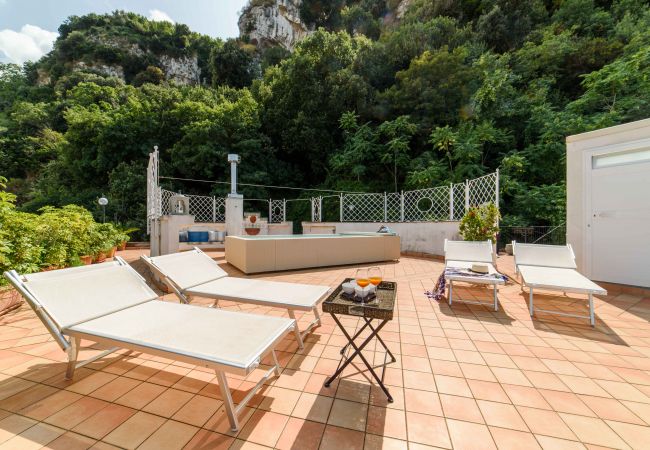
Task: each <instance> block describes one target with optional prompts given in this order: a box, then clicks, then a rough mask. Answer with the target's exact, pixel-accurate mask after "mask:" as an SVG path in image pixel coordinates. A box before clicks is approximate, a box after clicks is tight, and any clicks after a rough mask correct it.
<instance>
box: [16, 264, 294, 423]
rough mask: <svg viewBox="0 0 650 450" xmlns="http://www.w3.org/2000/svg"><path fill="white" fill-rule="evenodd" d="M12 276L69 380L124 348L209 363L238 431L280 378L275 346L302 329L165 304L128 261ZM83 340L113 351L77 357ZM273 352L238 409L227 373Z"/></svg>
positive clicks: (245, 370) (244, 371)
mask: <svg viewBox="0 0 650 450" xmlns="http://www.w3.org/2000/svg"><path fill="white" fill-rule="evenodd" d="M4 275H5V277H6V278H7V279H8V280H9V281H10V282H11V284H13V285H14V287H15V288H16V289H17V290H18V291H19V292H20V293H21V294H22V295H23V297H24V298H25V300H26V301H27V303H28V304H29V306H31V308H32V309H33V310H34V311H35V312H36V314H37V316H38V318H39V319H40V320H41V322H43V324H44V325H45V327H46V328H47V329H48V331H49V332H50V334H51V335H52V337H54V340H55V341H56V342H57V344H58V345H59V346H60V347H61V349H63V350H64V351H65V352H66V353H67V355H68V367H67V371H66V378H67V379H71V378H72V377H73V376H74V371H75V369H76V368H78V367H81V366H84V365H86V364H88V363H90V362H93V361H96V360H97V359H100V358H102V357H104V356H106V355H108V354H110V353H112V352H114V351H116V350H119V349H127V350H129V351H141V352H145V353H148V354H152V355H157V356H162V357H165V358H169V359H173V360H176V361H182V362H185V363H189V364H194V365H197V366H202V367H208V368H211V369H213V370H214V371H215V372H216V375H217V380H218V383H219V388H220V390H221V395H222V397H223V401H224V404H225V407H226V413H227V415H228V419H229V421H230V425H231V427H232V429H233V430H237V429H238V428H239V422H238V419H237V417H238V414H239V412H240V411H241V409H242V408H243V407H244V406H245V405H246V403H247V402H248V401H249V400H250V398H252V396H253V395H254V394H255V393H256V392H257V391H258V389H259V388H260V387H261V386H262V385H263V384H264V382H265V381H266V380H268V379H269V378H270V377H271V376H272V374H273V373H275V374H276V375H279V364H278V361H277V358H276V356H275V351H274V348H275V346H276V345H277V344H278V343H279V342H280V341H281V340H282V339H283V338H284V337H285V336H286V335H287V334H288V333H290V332H291V331H292V330H293V329H294V327H295V320H292V319H286V318H281V317H271V316H263V315H256V314H247V313H243V312H235V311H224V310H219V309H208V308H202V307H199V306H184V305H180V304H174V303H169V302H163V301H160V300H159V299H158V296H157V295H156V293H155V292H153V291H152V290H151V289H150V288H149V286H148V285H147V284H146V283H145V281H144V279H143V278H142V277H141V276H140V275H139V274H138V273H137V272H136V271H135V270H134V269H133V268H132V267H131V266H129V265H128V264H127V263H126V262H124V261H123V260H122V259H120V258H116V261H113V262H107V263H103V264H96V265H92V266H82V267H74V268H70V269H61V270H55V271H50V272H41V273H35V274H29V275H19V274H18V273H16V272H15V271H9V272H5V274H4ZM81 339H87V340H89V341H93V342H96V343H98V344H99V345H100V346H105V347H110V349H109V350H107V351H105V352H102V353H100V354H98V355H96V356H94V357H92V358H90V359H88V360H86V361H82V362H77V356H78V352H79V343H80V340H81ZM268 353H271V355H272V357H273V361H274V363H275V365H274V366H273V367H272V368H270V369H269V370H268V371H267V372H266V374H265V375H264V377H263V378H262V380H260V382H259V383H258V384H257V386H255V387H254V388H253V389H252V390H251V391H250V392H249V394H248V395H247V396H246V397H245V398H244V399H243V400H242V401H241V402H240V403H239V404H238V405H237V407H235V406H234V403H233V401H232V397H231V394H230V390H229V388H228V382H227V379H226V375H225V374H226V373H233V374H238V375H243V376H245V375H248V374H250V373H251V372H252V371H253V370H255V369H256V368H257V367H258V366H259V365H260V361H261V360H262V358H263V357H264V356H265V355H267V354H268Z"/></svg>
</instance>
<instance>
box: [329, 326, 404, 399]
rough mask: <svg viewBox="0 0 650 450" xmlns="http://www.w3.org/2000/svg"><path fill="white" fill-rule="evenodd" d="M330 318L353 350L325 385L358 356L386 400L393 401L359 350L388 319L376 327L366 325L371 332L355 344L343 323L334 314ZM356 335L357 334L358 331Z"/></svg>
mask: <svg viewBox="0 0 650 450" xmlns="http://www.w3.org/2000/svg"><path fill="white" fill-rule="evenodd" d="M332 318H333V319H334V321H335V322H336V324H337V325H338V326H339V328H340V329H341V331H342V332H343V334H344V335H345V337H346V338H347V340H348V342H349V345H351V346H352V348H354V352H352V354H351V355H350V356H349V357H348V358H347V359H346V360H345V361H344V362H343V364H341V365H339V368H338V369H337V370H336V372H335V373H334V375H332V376H331V377H329V378H328V379H327V380H326V381H325V387H330V385H331V384H332V381H334V380H335V379H336V377H338V376H339V375H340V374H341V373H342V372H343V370H345V368H346V367H347V366H348V365H349V364H350V363H351V362H352V360H353V359H354V358H356V357H357V356H359V358H361V360H362V361H363V363H364V364H365V365H366V367H367V368H368V370H369V371H370V373H371V374H372V376H373V378H374V379H375V381H377V383H378V384H379V387H380V388H381V390H382V391H384V394H386V397H387V398H388V401H389V402H391V403H392V402H393V397H392V396H391V395H390V392H388V389H387V388H386V386H385V385H384V383H383V381H382V379H381V378H379V376H378V375H377V373H376V372H375V370H374V368H373V367H372V365H371V364H370V363H369V362H368V360H367V359H366V357H365V356H363V353H361V351H362V350H363V349H364V348H365V347H366V346H367V345H368V344H369V343H370V341H371V340H372V338H373V337H376V336H378V333H379V331H381V329H382V328H383V327H384V325H386V324H387V323H388V320H382V321H381V322H380V323H379V326H378V327H377V328H374V327H372V325H368V326H369V327H370V328H371V329H372V333H370V336H368V337H367V338H366V339H365V340H364V341H363V342H362V343H361V345H358V346H357V344H356V343H355V342H354V340H353V338H352V336H350V333H348V332H347V330H346V329H345V328H344V327H343V324H341V322H340V321H339V319H338V318H337V317H336V315H335V314H332ZM366 323H368V322H367V321H366ZM356 335H358V333H357V334H356ZM382 345H384V344H382ZM391 356H392V354H391ZM393 358H394V357H393Z"/></svg>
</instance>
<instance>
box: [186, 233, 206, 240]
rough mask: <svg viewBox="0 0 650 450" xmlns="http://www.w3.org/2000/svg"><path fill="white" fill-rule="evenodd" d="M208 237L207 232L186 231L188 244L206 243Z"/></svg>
mask: <svg viewBox="0 0 650 450" xmlns="http://www.w3.org/2000/svg"><path fill="white" fill-rule="evenodd" d="M208 239H209V236H208V232H207V231H188V232H187V240H188V242H208Z"/></svg>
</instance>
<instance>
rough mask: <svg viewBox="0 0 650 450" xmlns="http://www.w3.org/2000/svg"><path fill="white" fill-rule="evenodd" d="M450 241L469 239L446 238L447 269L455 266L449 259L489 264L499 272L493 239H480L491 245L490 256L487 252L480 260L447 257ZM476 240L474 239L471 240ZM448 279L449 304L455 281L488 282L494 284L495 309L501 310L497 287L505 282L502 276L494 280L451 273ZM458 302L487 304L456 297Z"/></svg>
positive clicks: (484, 243) (487, 283)
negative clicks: (495, 263) (449, 263)
mask: <svg viewBox="0 0 650 450" xmlns="http://www.w3.org/2000/svg"><path fill="white" fill-rule="evenodd" d="M450 242H453V243H460V244H461V245H463V244H462V243H466V242H469V241H451V240H449V239H445V244H444V252H445V269H446V268H447V267H450V268H453V267H455V266H453V265H451V266H450V265H448V261H465V262H472V263H482V264H487V265H488V267H489V268H490V269H492V270H493V271H494V272H497V270H496V267H495V265H494V252H493V250H492V241H490V240H489V239H488V240H487V241H480V243H481V245H489V247H490V255H489V258H488V257H487V253H486V254H485V255H484V256H483V257H482V258H479V260H476V259H472V258H469V259H459V258H449V259H448V258H447V248H448V245H449V243H450ZM471 242H474V241H471ZM445 278H446V279H447V281H449V295H448V296H447V297H448V302H449V306H451V304H452V299H453V288H454V281H460V282H464V283H471V284H486V285H492V286H493V295H492V301H493V307H494V311H495V312H496V311H499V297H498V294H497V289H498V286H499V285H502V284H505V281H503V280H502V279H500V278H495V279H493V280H488V279H482V278H473V277H463V276H462V275H451V276H445ZM456 301H457V302H459V303H467V304H470V305H483V306H485V303H484V302H480V301H474V300H461V299H456Z"/></svg>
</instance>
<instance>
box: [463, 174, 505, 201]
mask: <svg viewBox="0 0 650 450" xmlns="http://www.w3.org/2000/svg"><path fill="white" fill-rule="evenodd" d="M498 183H499V173H498V172H495V173H491V174H489V175H485V176H483V177H480V178H475V179H473V180H469V181H468V182H467V184H468V186H469V206H479V205H483V204H485V203H489V202H493V203H495V204H496V203H498V194H497V188H498Z"/></svg>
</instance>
